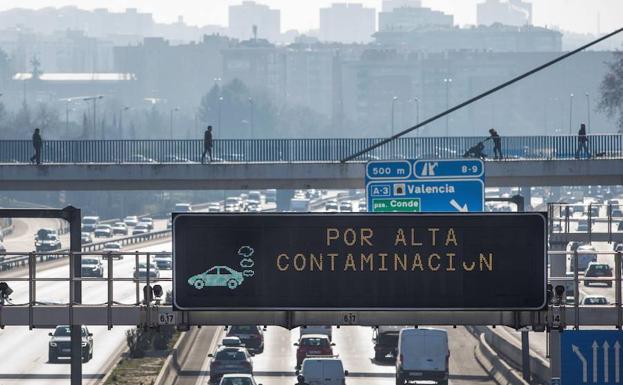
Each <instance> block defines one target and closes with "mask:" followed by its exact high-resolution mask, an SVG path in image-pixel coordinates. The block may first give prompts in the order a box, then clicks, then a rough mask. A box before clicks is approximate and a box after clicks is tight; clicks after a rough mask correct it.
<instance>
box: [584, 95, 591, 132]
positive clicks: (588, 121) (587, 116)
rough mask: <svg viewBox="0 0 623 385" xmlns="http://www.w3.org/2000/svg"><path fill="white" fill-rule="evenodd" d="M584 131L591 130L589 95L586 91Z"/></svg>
mask: <svg viewBox="0 0 623 385" xmlns="http://www.w3.org/2000/svg"><path fill="white" fill-rule="evenodd" d="M585 95H586V123H587V124H586V133H587V134H588V133H589V132H590V130H591V95H590V94H589V93H588V92H587V93H586V94H585Z"/></svg>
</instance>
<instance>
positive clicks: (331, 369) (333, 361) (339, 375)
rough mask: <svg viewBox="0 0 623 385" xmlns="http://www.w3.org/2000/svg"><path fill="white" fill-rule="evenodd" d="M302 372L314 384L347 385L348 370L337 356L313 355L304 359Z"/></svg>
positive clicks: (307, 381) (308, 381) (306, 379)
mask: <svg viewBox="0 0 623 385" xmlns="http://www.w3.org/2000/svg"><path fill="white" fill-rule="evenodd" d="M300 374H301V375H302V376H303V377H305V382H306V383H308V384H314V385H316V384H317V385H345V384H346V376H348V370H344V366H343V365H342V360H341V359H339V358H337V357H313V358H306V359H304V360H303V365H302V366H301V371H300Z"/></svg>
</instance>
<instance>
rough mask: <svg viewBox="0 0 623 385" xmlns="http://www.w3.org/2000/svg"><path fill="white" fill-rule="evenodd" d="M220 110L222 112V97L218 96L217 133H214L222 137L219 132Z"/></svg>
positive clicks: (220, 131)
mask: <svg viewBox="0 0 623 385" xmlns="http://www.w3.org/2000/svg"><path fill="white" fill-rule="evenodd" d="M222 110H223V97H222V96H219V98H218V132H217V133H216V136H219V135H223V133H222V130H221V117H222V116H221V114H222Z"/></svg>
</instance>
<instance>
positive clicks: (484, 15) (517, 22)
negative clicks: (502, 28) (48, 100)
mask: <svg viewBox="0 0 623 385" xmlns="http://www.w3.org/2000/svg"><path fill="white" fill-rule="evenodd" d="M477 19H478V25H492V24H495V23H500V24H504V25H513V26H517V27H522V26H524V25H532V4H530V3H528V2H525V1H523V0H508V1H506V2H502V0H485V2H484V3H480V4H478V5H477Z"/></svg>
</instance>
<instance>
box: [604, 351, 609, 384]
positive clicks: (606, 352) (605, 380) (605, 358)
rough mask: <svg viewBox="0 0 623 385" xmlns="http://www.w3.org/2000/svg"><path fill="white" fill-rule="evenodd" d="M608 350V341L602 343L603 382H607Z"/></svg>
mask: <svg viewBox="0 0 623 385" xmlns="http://www.w3.org/2000/svg"><path fill="white" fill-rule="evenodd" d="M608 349H610V344H608V341H604V382H608V380H609V377H610V376H609V373H608Z"/></svg>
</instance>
